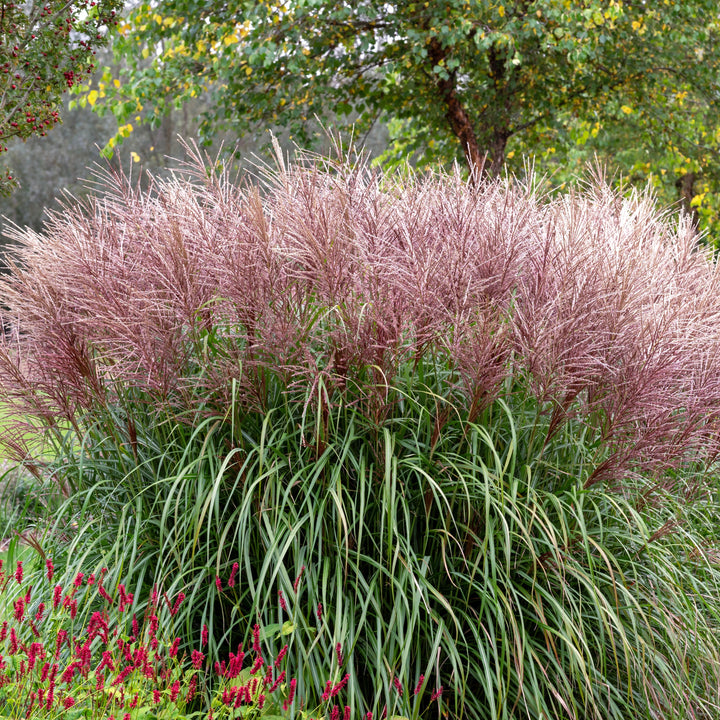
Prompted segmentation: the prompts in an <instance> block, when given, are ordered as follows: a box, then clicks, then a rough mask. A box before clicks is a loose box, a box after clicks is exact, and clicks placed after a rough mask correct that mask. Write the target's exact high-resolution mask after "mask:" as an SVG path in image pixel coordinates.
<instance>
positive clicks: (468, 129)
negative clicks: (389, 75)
mask: <svg viewBox="0 0 720 720" xmlns="http://www.w3.org/2000/svg"><path fill="white" fill-rule="evenodd" d="M446 55H447V53H446V52H445V50H444V49H443V47H442V45H441V44H440V41H439V40H438V39H437V38H433V39H432V40H431V42H430V43H429V45H428V57H429V58H430V60H431V62H432V64H433V67H434V66H435V65H441V64H442V61H443V60H445V57H446ZM455 81H456V78H455V73H452V72H451V73H449V75H448V77H447V78H438V81H437V87H438V90H439V91H440V96H441V97H442V100H443V102H444V103H445V108H446V110H445V117H446V118H447V121H448V123H449V124H450V128H451V130H452V131H453V133H454V135H455V137H457V138H458V140H460V143H461V145H462V148H463V152H464V153H465V161H466V162H467V165H468V168H469V169H470V172H471V174H472V176H473V178H476V179H477V178H480V177H482V176H483V175H484V174H485V172H486V167H485V157H486V155H485V153H482V152H481V151H480V146H479V144H478V140H477V136H476V135H475V129H474V128H473V125H472V121H471V120H470V116H469V115H468V113H467V110H465V108H464V107H463V105H462V103H461V102H460V99H459V98H458V96H457V88H456V84H455Z"/></svg>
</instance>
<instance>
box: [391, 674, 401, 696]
mask: <svg viewBox="0 0 720 720" xmlns="http://www.w3.org/2000/svg"><path fill="white" fill-rule="evenodd" d="M393 685H394V686H395V689H396V690H397V691H398V695H400V694H402V683H401V682H400V680H398V679H397V678H396V677H394V678H393Z"/></svg>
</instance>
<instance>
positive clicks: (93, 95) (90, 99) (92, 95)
mask: <svg viewBox="0 0 720 720" xmlns="http://www.w3.org/2000/svg"><path fill="white" fill-rule="evenodd" d="M97 99H98V92H97V90H93V91H92V92H91V93H90V94H89V95H88V97H87V100H88V102H89V103H90V105H91V106H92V107H94V105H95V103H96V102H97Z"/></svg>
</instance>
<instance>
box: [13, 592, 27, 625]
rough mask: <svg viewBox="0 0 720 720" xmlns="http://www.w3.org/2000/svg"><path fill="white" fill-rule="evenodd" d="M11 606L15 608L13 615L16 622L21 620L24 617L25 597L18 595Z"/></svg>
mask: <svg viewBox="0 0 720 720" xmlns="http://www.w3.org/2000/svg"><path fill="white" fill-rule="evenodd" d="M13 607H14V608H15V614H14V617H15V619H16V620H17V621H18V622H22V619H23V618H24V617H25V599H24V598H21V597H19V598H18V599H17V600H16V601H15V603H14V605H13Z"/></svg>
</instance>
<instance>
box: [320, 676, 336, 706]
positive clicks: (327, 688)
mask: <svg viewBox="0 0 720 720" xmlns="http://www.w3.org/2000/svg"><path fill="white" fill-rule="evenodd" d="M332 689H333V683H332V680H328V681H327V682H326V683H325V692H323V694H322V701H323V702H325V701H326V700H328V699H329V698H330V693H331V692H332Z"/></svg>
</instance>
